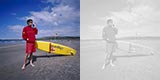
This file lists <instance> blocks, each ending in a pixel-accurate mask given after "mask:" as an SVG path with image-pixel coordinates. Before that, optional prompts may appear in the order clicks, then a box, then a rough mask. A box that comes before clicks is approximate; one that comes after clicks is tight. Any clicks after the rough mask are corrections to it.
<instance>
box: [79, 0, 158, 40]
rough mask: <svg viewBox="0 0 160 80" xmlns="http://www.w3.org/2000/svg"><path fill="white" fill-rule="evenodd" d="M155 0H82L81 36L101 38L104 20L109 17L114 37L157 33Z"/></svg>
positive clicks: (156, 1) (84, 37) (156, 34)
mask: <svg viewBox="0 0 160 80" xmlns="http://www.w3.org/2000/svg"><path fill="white" fill-rule="evenodd" d="M159 4H160V1H158V0H81V39H90V38H94V39H97V38H101V33H102V28H103V27H104V26H105V25H106V19H107V18H112V19H113V20H114V23H115V25H116V27H117V28H118V30H119V34H118V35H117V37H125V36H135V35H136V34H138V35H139V36H159V35H160V27H159V26H160V9H159V7H160V5H159Z"/></svg>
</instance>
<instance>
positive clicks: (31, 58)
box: [30, 54, 35, 67]
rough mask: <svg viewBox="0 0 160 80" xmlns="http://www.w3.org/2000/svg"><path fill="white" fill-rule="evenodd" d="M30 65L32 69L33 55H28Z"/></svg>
mask: <svg viewBox="0 0 160 80" xmlns="http://www.w3.org/2000/svg"><path fill="white" fill-rule="evenodd" d="M30 64H31V66H32V67H34V66H35V65H34V64H33V54H30Z"/></svg>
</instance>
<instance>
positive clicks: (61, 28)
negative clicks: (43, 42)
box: [19, 0, 80, 36]
mask: <svg viewBox="0 0 160 80" xmlns="http://www.w3.org/2000/svg"><path fill="white" fill-rule="evenodd" d="M51 1H52V0H48V2H47V3H52V5H48V6H47V7H44V8H43V9H42V10H41V11H30V15H28V16H24V17H21V18H19V19H20V20H27V19H33V20H34V22H36V23H37V26H38V28H39V29H40V35H44V36H45V35H46V36H48V35H51V32H59V34H62V35H79V27H80V13H79V10H77V8H75V7H74V6H70V4H64V2H61V0H60V2H59V3H58V2H54V1H56V0H53V2H51ZM53 4H55V5H56V6H55V5H53ZM76 4H79V3H76ZM73 33H75V34H73Z"/></svg>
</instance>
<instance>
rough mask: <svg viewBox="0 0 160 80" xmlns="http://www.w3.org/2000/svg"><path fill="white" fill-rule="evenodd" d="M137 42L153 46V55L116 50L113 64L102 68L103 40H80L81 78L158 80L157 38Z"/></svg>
mask: <svg viewBox="0 0 160 80" xmlns="http://www.w3.org/2000/svg"><path fill="white" fill-rule="evenodd" d="M137 43H141V44H144V45H147V46H150V47H152V48H154V49H155V53H154V55H148V53H142V52H140V53H127V52H120V51H117V52H116V53H114V64H115V66H113V67H112V66H111V65H108V66H107V67H106V68H105V69H104V70H102V65H103V63H104V60H105V55H106V53H105V42H104V41H94V40H91V41H84V40H81V50H80V51H81V56H80V57H81V62H80V64H81V67H80V68H81V70H80V71H81V73H80V74H81V80H159V79H160V76H159V73H160V64H159V61H160V50H159V45H160V42H159V40H142V41H137Z"/></svg>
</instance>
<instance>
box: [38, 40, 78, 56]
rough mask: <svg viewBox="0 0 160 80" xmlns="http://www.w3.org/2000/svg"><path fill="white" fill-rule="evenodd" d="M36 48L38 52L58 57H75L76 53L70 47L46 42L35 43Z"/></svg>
mask: <svg viewBox="0 0 160 80" xmlns="http://www.w3.org/2000/svg"><path fill="white" fill-rule="evenodd" d="M36 46H37V49H39V50H42V51H45V52H48V53H53V54H59V55H75V54H76V52H77V51H76V50H75V49H73V48H71V47H68V46H64V45H61V44H57V43H53V42H47V41H36Z"/></svg>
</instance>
